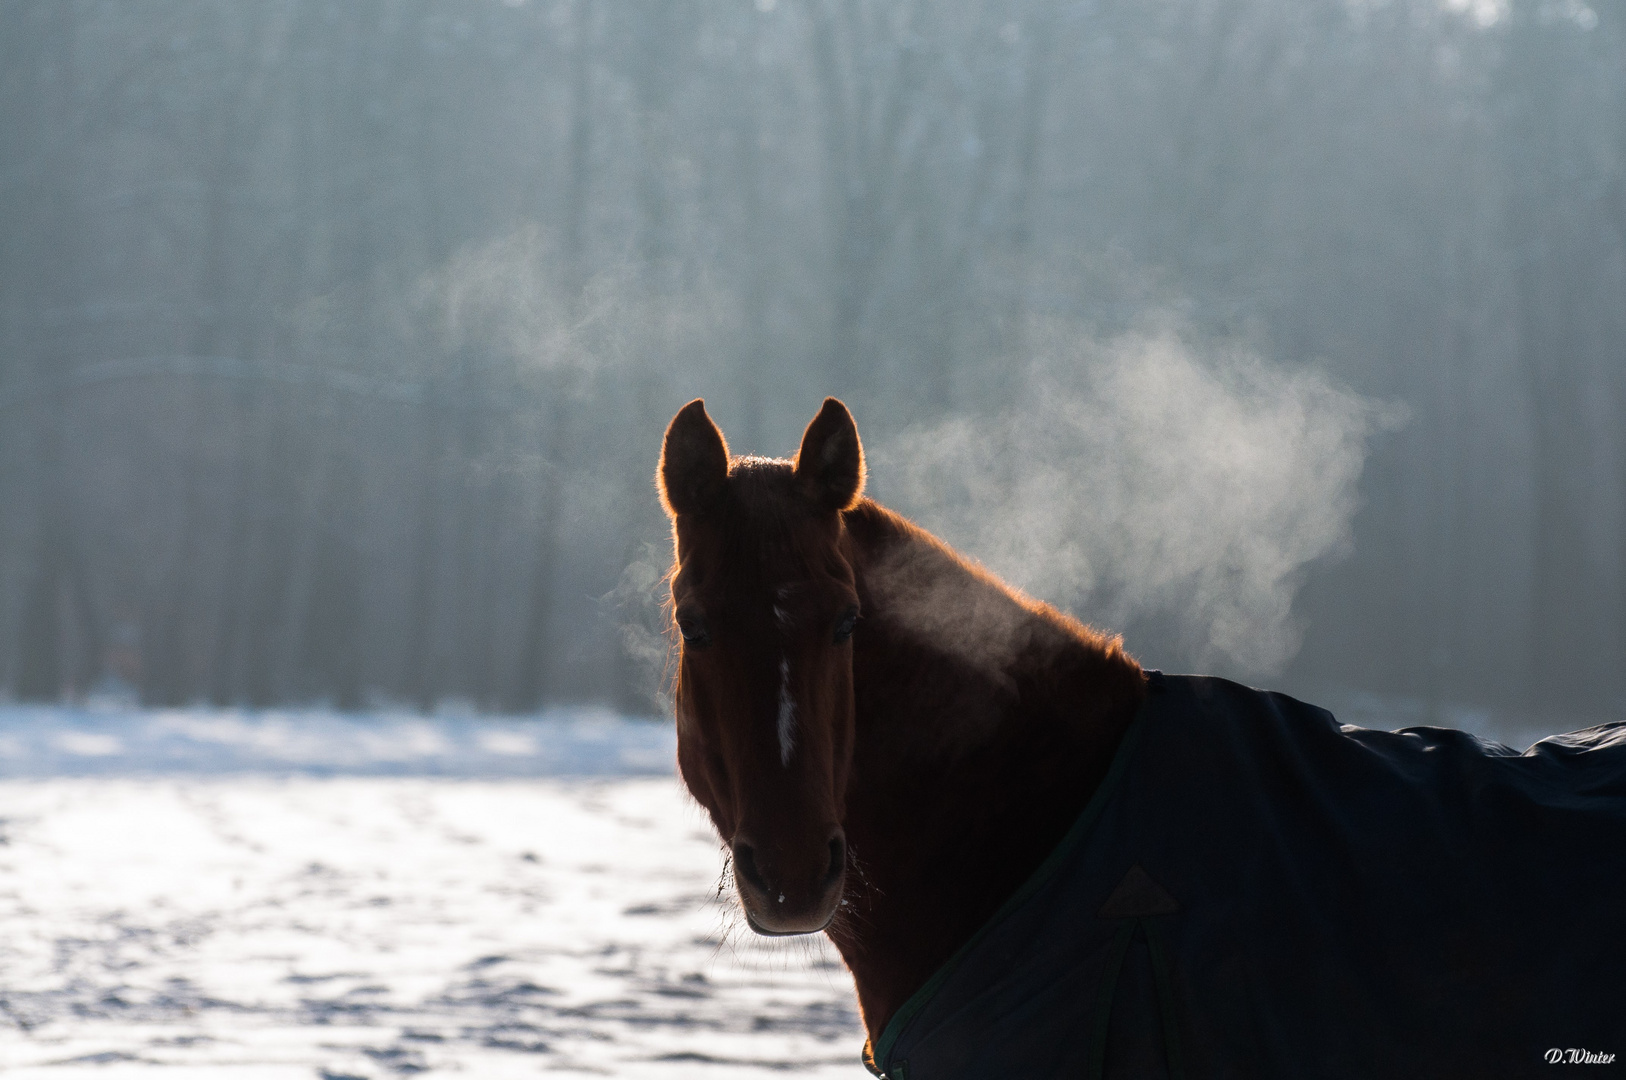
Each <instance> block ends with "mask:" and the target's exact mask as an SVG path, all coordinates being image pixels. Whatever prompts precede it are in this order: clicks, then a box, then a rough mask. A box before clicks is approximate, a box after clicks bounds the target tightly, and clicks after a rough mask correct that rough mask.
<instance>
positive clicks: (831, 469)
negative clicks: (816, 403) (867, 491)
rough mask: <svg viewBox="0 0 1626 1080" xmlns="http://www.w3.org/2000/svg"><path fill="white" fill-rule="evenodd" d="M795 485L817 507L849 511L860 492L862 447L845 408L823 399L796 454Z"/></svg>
mask: <svg viewBox="0 0 1626 1080" xmlns="http://www.w3.org/2000/svg"><path fill="white" fill-rule="evenodd" d="M796 486H797V487H798V488H800V489H801V491H802V493H803V494H804V495H806V496H807V497H808V498H810V499H812V500H813V501H814V502H816V503H818V504H819V505H820V506H822V507H825V508H827V509H830V510H836V511H840V510H850V509H852V507H853V504H855V503H856V502H858V496H859V495H861V494H863V491H864V447H863V444H861V443H860V442H859V441H858V425H857V424H855V423H853V414H852V413H850V412H848V411H847V406H845V405H843V404H842V403H841V402H839V401H837V400H836V399H835V398H833V397H832V398H825V399H824V408H822V409H820V410H819V415H817V416H815V417H814V418H813V422H812V423H811V424H809V425H807V431H806V432H805V433H804V434H803V435H802V448H801V449H800V450H798V451H797V452H796Z"/></svg>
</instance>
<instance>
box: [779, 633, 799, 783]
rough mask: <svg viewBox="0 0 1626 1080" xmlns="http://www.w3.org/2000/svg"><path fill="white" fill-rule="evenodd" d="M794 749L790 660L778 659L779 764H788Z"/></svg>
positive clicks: (794, 710)
mask: <svg viewBox="0 0 1626 1080" xmlns="http://www.w3.org/2000/svg"><path fill="white" fill-rule="evenodd" d="M795 749H796V702H794V701H792V700H791V698H790V661H789V660H788V659H786V658H784V657H780V659H779V764H781V765H785V766H788V765H790V754H791V751H792V750H795Z"/></svg>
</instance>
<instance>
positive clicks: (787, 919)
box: [730, 826, 847, 937]
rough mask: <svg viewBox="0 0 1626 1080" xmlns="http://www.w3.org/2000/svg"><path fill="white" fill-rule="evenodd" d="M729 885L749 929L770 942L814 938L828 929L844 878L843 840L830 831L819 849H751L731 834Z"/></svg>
mask: <svg viewBox="0 0 1626 1080" xmlns="http://www.w3.org/2000/svg"><path fill="white" fill-rule="evenodd" d="M730 847H731V849H732V850H733V854H734V884H735V886H736V887H737V888H738V889H739V893H740V904H741V905H742V906H743V907H744V908H745V920H746V922H748V923H749V924H750V925H751V929H752V930H755V931H756V932H757V933H759V934H764V935H767V936H770V937H774V936H782V935H786V934H816V933H818V932H819V931H821V930H823V929H824V928H825V927H826V926H829V925H830V920H831V919H833V918H835V914H836V909H837V908H838V907H840V904H841V893H842V888H843V886H844V884H845V882H846V879H847V837H846V834H845V833H843V832H842V830H841V828H840V826H837V827H836V828H834V829H833V830H832V831H831V833H830V835H829V837H828V839H827V841H826V842H825V844H824V845H823V846H822V847H819V846H815V845H813V844H800V845H796V846H795V847H788V846H785V845H775V844H757V843H753V842H752V841H751V840H749V839H747V838H745V837H744V836H743V835H736V836H735V838H734V842H733V844H731V845H730Z"/></svg>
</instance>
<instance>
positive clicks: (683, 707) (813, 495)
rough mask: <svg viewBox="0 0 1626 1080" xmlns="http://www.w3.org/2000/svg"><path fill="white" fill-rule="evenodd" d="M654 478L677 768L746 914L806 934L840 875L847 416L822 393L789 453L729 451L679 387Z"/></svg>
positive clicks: (853, 467)
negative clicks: (670, 626) (668, 560)
mask: <svg viewBox="0 0 1626 1080" xmlns="http://www.w3.org/2000/svg"><path fill="white" fill-rule="evenodd" d="M657 482H658V484H659V486H660V490H661V497H662V500H663V501H664V503H665V505H666V510H667V513H668V514H669V515H670V516H671V518H672V532H673V537H674V543H675V547H676V565H675V566H674V567H673V571H672V575H671V584H672V613H673V616H674V619H675V621H676V624H677V627H678V630H679V632H680V633H681V635H682V644H681V655H680V657H679V661H678V676H677V684H676V694H675V702H676V712H677V732H678V768H679V771H680V773H681V774H682V777H683V780H684V783H685V784H687V786H688V788H689V791H690V792H691V793H692V794H693V795H694V797H695V799H696V800H698V801H699V803H700V804H701V805H702V806H703V807H705V808H706V811H707V812H708V813H709V814H710V815H711V820H712V823H713V824H714V825H715V826H716V827H717V832H718V835H719V836H721V837H722V839H723V842H724V843H725V844H727V845H728V847H729V849H730V851H731V852H732V857H733V864H734V880H735V883H736V886H737V888H738V890H739V896H740V902H741V905H742V906H743V908H744V910H745V915H746V919H747V921H748V922H749V923H750V925H751V928H752V929H753V930H755V931H757V932H758V933H761V934H805V933H813V932H816V931H819V930H822V929H824V928H825V927H826V926H827V925H828V924H829V923H830V920H831V919H832V918H833V917H834V915H835V913H836V911H837V909H838V907H839V906H840V902H841V896H842V892H843V888H844V885H845V880H846V866H847V842H846V835H845V833H844V832H843V830H842V821H843V819H844V817H845V801H846V791H847V780H848V774H849V772H850V770H851V765H852V752H853V658H852V643H851V639H852V636H853V631H854V628H855V626H856V625H857V622H858V618H859V598H858V589H857V582H856V580H855V577H854V570H853V564H852V560H851V558H850V549H849V546H848V544H847V542H846V537H845V534H844V530H843V526H842V520H841V514H842V511H844V510H848V509H850V508H851V507H852V506H854V505H855V504H856V503H857V501H858V499H859V495H860V493H861V492H862V490H863V485H864V454H863V449H862V447H861V446H860V444H859V441H858V429H857V427H856V426H855V425H854V423H853V419H852V415H851V414H850V413H849V412H848V411H847V408H846V406H844V405H843V404H842V403H841V402H839V401H837V400H835V399H834V398H827V399H826V400H825V402H824V407H823V408H822V409H821V410H820V411H819V414H818V416H816V417H815V418H814V419H813V422H812V423H811V424H809V425H808V428H807V432H806V434H804V436H803V437H802V445H801V449H800V451H799V452H798V453H797V455H796V459H795V461H784V460H773V459H767V458H756V457H743V458H731V457H730V456H729V452H728V444H727V442H726V441H725V440H724V439H723V433H722V432H721V431H720V430H718V428H717V425H716V424H714V423H713V422H712V420H711V418H710V417H709V416H707V415H706V409H705V405H704V403H703V402H701V401H698V400H696V401H692V402H690V403H689V404H688V405H686V406H685V407H684V408H683V409H682V410H681V411H680V412H679V413H678V414H677V416H675V417H674V418H673V419H672V423H671V424H670V426H668V428H667V430H666V440H665V444H664V446H663V448H662V451H661V462H660V469H659V474H658V476H657Z"/></svg>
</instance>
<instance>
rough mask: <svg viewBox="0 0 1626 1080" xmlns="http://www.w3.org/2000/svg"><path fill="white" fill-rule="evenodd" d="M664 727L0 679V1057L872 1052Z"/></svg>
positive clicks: (61, 1060)
mask: <svg viewBox="0 0 1626 1080" xmlns="http://www.w3.org/2000/svg"><path fill="white" fill-rule="evenodd" d="M671 761H672V737H671V734H670V731H669V729H668V728H666V727H665V726H663V725H654V724H646V723H641V722H637V721H627V720H620V719H616V718H614V717H611V716H608V715H603V714H592V713H577V714H571V715H563V716H557V717H550V718H546V719H543V720H540V721H499V720H489V719H479V718H470V719H465V720H425V719H422V718H417V717H407V716H398V717H390V716H376V717H362V718H340V717H334V716H331V715H322V714H299V713H287V714H258V715H252V716H250V715H245V714H232V713H217V712H195V711H182V712H172V713H131V712H127V711H126V712H121V711H117V710H101V711H95V710H87V711H73V710H64V709H24V708H20V707H10V708H0V925H3V926H4V927H5V933H4V935H0V1073H3V1074H4V1075H5V1076H6V1077H7V1078H8V1080H10V1078H16V1080H33V1078H51V1080H67V1078H71V1077H96V1078H99V1080H117V1078H123V1077H137V1076H139V1077H164V1078H171V1077H174V1078H180V1077H197V1078H200V1080H201V1078H203V1077H242V1078H249V1077H253V1078H262V1077H263V1078H265V1080H272V1078H276V1080H281V1078H284V1077H287V1078H295V1077H297V1078H300V1080H317V1078H321V1080H341V1078H363V1077H365V1078H383V1077H392V1076H405V1075H413V1074H420V1073H430V1074H450V1073H462V1074H464V1075H468V1076H476V1077H493V1078H500V1077H507V1076H538V1075H544V1074H550V1073H555V1072H562V1073H584V1074H594V1075H608V1076H624V1077H674V1078H676V1077H702V1076H704V1077H724V1078H740V1080H745V1078H750V1077H762V1076H768V1075H775V1076H781V1075H786V1074H789V1075H801V1076H817V1077H849V1078H852V1080H859V1078H862V1077H865V1076H867V1074H866V1073H865V1072H864V1071H863V1069H862V1067H861V1066H860V1065H858V1063H857V1055H858V1050H859V1047H860V1045H861V1044H862V1042H863V1036H862V1033H861V1031H860V1028H859V1024H858V1019H857V1015H856V1012H855V1009H854V1006H853V998H852V991H851V984H850V982H849V979H848V977H847V975H846V973H845V971H843V970H842V968H841V967H840V965H839V963H838V962H837V960H836V957H835V955H834V952H833V950H831V949H830V948H829V947H828V946H827V945H826V944H825V943H824V941H823V939H822V938H816V939H796V940H794V941H792V942H788V943H775V942H769V941H766V940H764V939H760V938H757V937H756V936H755V935H752V934H751V933H750V932H749V931H748V930H744V929H743V927H740V926H739V925H738V924H737V922H736V920H735V918H734V917H733V915H732V913H731V911H732V909H731V907H730V905H729V904H728V903H727V902H726V898H725V899H723V900H719V898H718V896H717V886H718V875H719V873H720V872H721V869H722V858H721V855H720V852H719V848H718V844H717V842H716V839H715V837H714V836H713V834H712V832H711V829H710V826H709V825H708V824H707V823H706V821H705V820H704V817H703V815H702V814H701V812H700V811H699V810H698V809H697V808H695V807H694V806H693V804H692V803H691V802H690V801H689V800H688V799H687V797H686V796H685V795H684V794H683V793H682V792H681V790H680V787H679V785H678V783H677V781H676V780H675V778H674V777H673V776H672V775H671Z"/></svg>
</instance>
